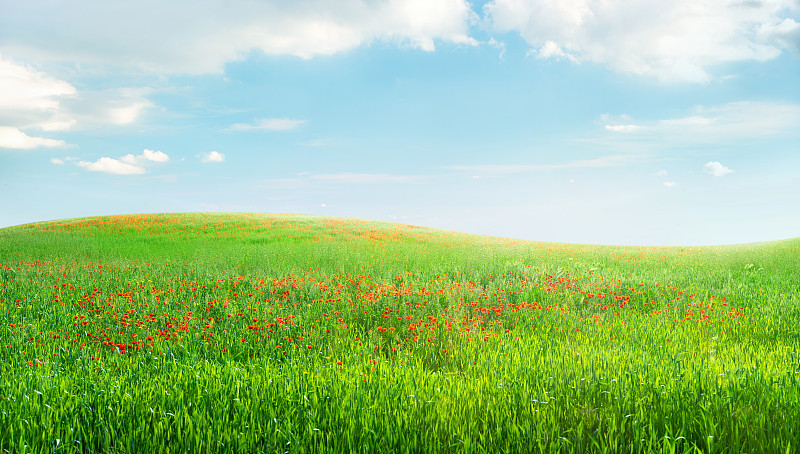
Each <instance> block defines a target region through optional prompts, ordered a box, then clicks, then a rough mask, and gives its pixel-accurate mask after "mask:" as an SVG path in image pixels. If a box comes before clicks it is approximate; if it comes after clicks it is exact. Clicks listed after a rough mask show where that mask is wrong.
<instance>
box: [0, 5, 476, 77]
mask: <svg viewBox="0 0 800 454" xmlns="http://www.w3.org/2000/svg"><path fill="white" fill-rule="evenodd" d="M75 11H91V12H92V14H76V13H75ZM187 11H191V14H187ZM176 17H179V18H181V19H180V20H178V21H176V20H175V19H174V18H176ZM65 18H69V20H65ZM475 21H476V17H475V13H474V12H473V11H472V10H471V8H470V5H469V3H468V2H467V1H466V0H375V1H368V2H365V1H363V0H339V1H335V2H332V1H327V0H297V1H291V2H287V1H282V0H264V1H258V2H253V1H233V2H230V1H225V0H206V1H200V2H197V1H190V0H174V1H170V2H167V3H162V2H144V3H141V2H140V3H138V4H136V5H133V4H128V3H124V2H107V1H102V0H75V1H74V2H69V4H67V3H62V2H54V3H52V4H48V8H41V7H39V6H37V5H36V4H34V3H30V2H19V3H18V4H15V6H14V8H10V9H7V11H4V14H3V15H2V16H0V30H3V31H4V38H3V43H2V44H0V51H7V52H10V51H14V52H15V53H16V54H17V55H26V56H28V57H30V58H36V59H39V60H44V59H49V60H53V61H70V62H72V61H77V62H83V63H91V64H96V63H111V64H115V65H122V66H129V67H131V66H132V67H137V68H140V69H143V70H147V71H157V72H167V73H188V74H201V73H219V72H222V71H223V69H224V66H225V64H226V63H228V62H232V61H237V60H241V59H244V58H246V56H247V55H248V53H250V52H251V51H254V50H256V51H260V52H263V53H265V54H268V55H294V56H297V57H300V58H312V57H314V56H317V55H331V54H335V53H338V52H342V51H346V50H349V49H353V48H355V47H358V46H361V45H364V44H369V43H372V42H376V41H384V42H391V43H397V44H399V45H401V46H409V47H412V48H418V49H422V50H424V51H433V50H434V49H435V48H436V42H437V41H441V42H450V43H456V44H466V45H475V44H477V43H476V41H475V40H474V39H473V38H471V37H470V36H469V26H470V23H474V22H475ZM32 24H37V26H36V27H33V26H32ZM142 24H146V25H147V33H142ZM74 30H81V33H80V34H75V33H74Z"/></svg>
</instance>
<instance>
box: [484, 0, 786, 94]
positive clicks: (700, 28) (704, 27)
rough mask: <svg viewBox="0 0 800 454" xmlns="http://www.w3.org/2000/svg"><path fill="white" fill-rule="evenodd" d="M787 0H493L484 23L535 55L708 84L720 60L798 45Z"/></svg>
mask: <svg viewBox="0 0 800 454" xmlns="http://www.w3.org/2000/svg"><path fill="white" fill-rule="evenodd" d="M797 12H798V8H797V3H796V2H795V1H794V0H772V1H769V2H760V1H752V2H744V1H731V0H727V1H717V0H672V1H669V2H653V1H649V0H605V1H598V0H564V1H550V0H492V1H491V2H489V3H487V4H486V5H485V6H484V13H485V16H486V22H487V23H488V24H489V26H490V27H491V28H493V29H494V30H496V31H500V32H507V31H515V32H518V33H519V34H520V35H521V36H522V37H523V38H524V39H525V40H526V41H527V42H528V44H529V45H530V46H531V47H532V48H533V49H536V50H533V51H532V53H534V54H535V55H536V56H537V57H540V58H568V59H569V60H572V61H575V62H593V63H599V64H604V65H607V66H608V67H610V68H612V69H614V70H617V71H620V72H625V73H634V74H640V75H644V76H649V77H655V78H658V79H659V80H661V81H668V82H675V81H684V82H701V83H702V82H708V81H709V80H711V79H712V77H713V76H712V75H711V74H709V72H708V71H709V68H711V67H713V66H714V65H717V64H719V63H728V62H739V61H765V60H769V59H772V58H775V57H777V56H778V55H780V54H781V52H782V51H783V50H785V49H790V50H795V51H796V50H797V49H798V46H800V24H798V23H797V22H796V21H795V20H794V19H793V18H791V17H787V15H788V14H791V13H797Z"/></svg>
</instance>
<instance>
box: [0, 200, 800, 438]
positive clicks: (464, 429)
mask: <svg viewBox="0 0 800 454" xmlns="http://www.w3.org/2000/svg"><path fill="white" fill-rule="evenodd" d="M798 350H800V240H789V241H783V242H772V243H762V244H753V245H746V246H729V247H713V248H711V247H709V248H633V247H601V246H579V245H567V244H550V243H535V242H523V241H514V240H507V239H501V238H490V237H481V236H474V235H466V234H459V233H455V232H445V231H441V230H434V229H426V228H420V227H414V226H408V225H402V224H388V223H378V222H367V221H357V220H351V219H340V218H326V217H311V216H291V215H254V214H159V215H130V216H110V217H94V218H84V219H73V220H66V221H53V222H45V223H37V224H29V225H24V226H18V227H13V228H7V229H2V230H0V452H13V453H16V452H20V453H21V452H26V453H27V452H33V453H36V452H243V453H244V452H247V453H256V452H266V453H273V452H345V451H346V452H365V453H372V452H492V453H494V452H664V453H682V452H703V453H715V452H753V453H764V452H774V453H778V452H780V453H789V452H796V450H798V449H800V402H799V401H800V351H798Z"/></svg>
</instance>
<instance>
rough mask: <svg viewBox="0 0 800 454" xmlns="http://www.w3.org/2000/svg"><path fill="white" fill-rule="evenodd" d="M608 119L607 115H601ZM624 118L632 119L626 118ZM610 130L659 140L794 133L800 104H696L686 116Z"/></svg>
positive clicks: (712, 139) (736, 138)
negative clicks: (708, 105)
mask: <svg viewBox="0 0 800 454" xmlns="http://www.w3.org/2000/svg"><path fill="white" fill-rule="evenodd" d="M601 120H604V121H608V120H609V117H608V116H605V115H604V116H601ZM627 121H632V119H631V118H630V117H627ZM605 129H606V130H607V131H612V132H626V133H628V134H626V136H629V137H631V139H632V140H636V139H637V138H643V139H646V140H648V141H653V140H657V141H659V142H676V141H677V142H714V143H719V142H727V141H740V140H743V139H751V138H763V137H778V136H785V135H797V133H798V131H800V104H789V103H779V102H731V103H727V104H722V105H720V106H710V107H706V106H697V107H695V108H693V109H692V112H691V113H690V114H689V115H686V116H683V117H678V118H667V119H661V120H655V121H647V122H639V124H625V125H606V126H605Z"/></svg>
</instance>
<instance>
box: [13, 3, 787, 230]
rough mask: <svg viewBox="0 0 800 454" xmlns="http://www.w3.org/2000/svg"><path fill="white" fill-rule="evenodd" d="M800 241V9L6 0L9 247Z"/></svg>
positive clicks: (725, 5)
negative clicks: (23, 232)
mask: <svg viewBox="0 0 800 454" xmlns="http://www.w3.org/2000/svg"><path fill="white" fill-rule="evenodd" d="M158 212H263V213H295V214H315V215H328V216H343V217H354V218H362V219H372V220H379V221H390V222H401V223H406V224H414V225H422V226H430V227H437V228H444V229H448V230H456V231H461V232H469V233H479V234H487V235H493V236H501V237H509V238H519V239H528V240H537V241H555V242H567V243H591V244H619V245H656V246H661V245H663V246H670V245H685V246H694V245H716V244H733V243H748V242H759V241H769V240H777V239H785V238H794V237H800V1H798V0H763V1H758V0H735V1H728V0H671V1H669V2H661V1H653V0H558V1H556V0H491V1H487V2H467V1H464V0H336V1H330V0H300V1H292V2H287V1H275V0H264V1H256V0H192V1H186V0H172V1H170V2H161V1H155V0H142V1H139V2H109V1H107V0H102V1H100V0H74V1H70V2H61V1H55V0H37V1H31V2H19V1H15V0H0V227H7V226H12V225H18V224H24V223H29V222H38V221H46V220H52V219H63V218H74V217H83V216H95V215H109V214H128V213H158Z"/></svg>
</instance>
